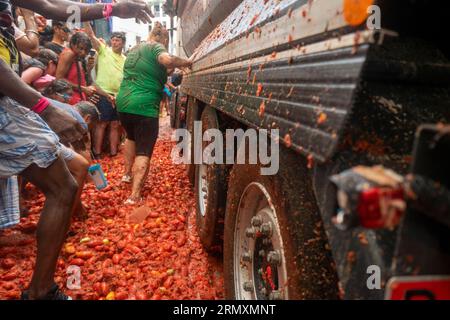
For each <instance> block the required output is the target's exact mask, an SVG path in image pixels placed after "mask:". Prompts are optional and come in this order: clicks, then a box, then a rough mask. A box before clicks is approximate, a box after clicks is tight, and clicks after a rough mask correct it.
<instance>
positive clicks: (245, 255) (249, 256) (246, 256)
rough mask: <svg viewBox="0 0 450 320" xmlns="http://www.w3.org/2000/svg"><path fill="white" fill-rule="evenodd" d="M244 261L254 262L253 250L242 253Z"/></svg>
mask: <svg viewBox="0 0 450 320" xmlns="http://www.w3.org/2000/svg"><path fill="white" fill-rule="evenodd" d="M242 261H244V262H248V263H251V262H252V254H251V252H245V253H243V254H242Z"/></svg>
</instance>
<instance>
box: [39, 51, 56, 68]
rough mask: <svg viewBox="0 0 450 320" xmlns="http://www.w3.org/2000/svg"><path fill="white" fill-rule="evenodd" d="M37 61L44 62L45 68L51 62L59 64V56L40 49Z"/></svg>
mask: <svg viewBox="0 0 450 320" xmlns="http://www.w3.org/2000/svg"><path fill="white" fill-rule="evenodd" d="M36 60H38V61H39V62H42V64H43V65H44V66H45V67H47V66H48V64H49V63H50V61H53V62H54V63H55V64H58V55H57V54H56V53H55V52H54V51H52V50H50V49H45V48H40V49H39V54H38V56H37V57H36Z"/></svg>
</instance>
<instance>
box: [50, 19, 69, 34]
mask: <svg viewBox="0 0 450 320" xmlns="http://www.w3.org/2000/svg"><path fill="white" fill-rule="evenodd" d="M56 28H59V29H63V30H68V32H70V29H69V28H68V27H67V25H66V24H65V23H64V22H62V21H55V20H54V21H52V30H53V32H54V31H55V29H56Z"/></svg>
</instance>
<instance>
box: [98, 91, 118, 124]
mask: <svg viewBox="0 0 450 320" xmlns="http://www.w3.org/2000/svg"><path fill="white" fill-rule="evenodd" d="M97 109H98V111H99V112H100V121H105V122H112V121H119V114H118V113H117V110H116V108H114V106H113V105H112V103H111V102H109V100H108V99H106V98H105V97H102V96H101V97H100V100H99V101H98V103H97Z"/></svg>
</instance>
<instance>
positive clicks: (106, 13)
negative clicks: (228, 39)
mask: <svg viewBox="0 0 450 320" xmlns="http://www.w3.org/2000/svg"><path fill="white" fill-rule="evenodd" d="M112 13H113V4H112V3H107V4H105V6H104V8H103V18H105V19H107V20H109V19H110V18H111V16H112Z"/></svg>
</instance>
